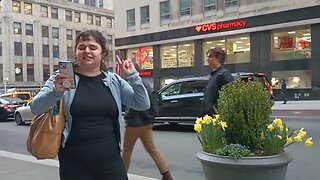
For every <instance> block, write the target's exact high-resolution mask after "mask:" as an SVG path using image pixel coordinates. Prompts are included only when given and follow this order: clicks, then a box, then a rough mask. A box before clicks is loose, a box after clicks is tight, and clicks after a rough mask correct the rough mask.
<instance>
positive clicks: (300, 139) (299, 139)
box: [293, 136, 302, 142]
mask: <svg viewBox="0 0 320 180" xmlns="http://www.w3.org/2000/svg"><path fill="white" fill-rule="evenodd" d="M293 139H294V141H295V142H301V141H302V137H301V136H296V137H294V138H293Z"/></svg>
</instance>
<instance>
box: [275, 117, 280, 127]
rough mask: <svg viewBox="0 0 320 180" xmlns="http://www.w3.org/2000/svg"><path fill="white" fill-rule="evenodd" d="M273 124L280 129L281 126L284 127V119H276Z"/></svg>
mask: <svg viewBox="0 0 320 180" xmlns="http://www.w3.org/2000/svg"><path fill="white" fill-rule="evenodd" d="M273 123H275V124H276V126H277V127H280V126H282V119H280V118H275V119H274V120H273Z"/></svg>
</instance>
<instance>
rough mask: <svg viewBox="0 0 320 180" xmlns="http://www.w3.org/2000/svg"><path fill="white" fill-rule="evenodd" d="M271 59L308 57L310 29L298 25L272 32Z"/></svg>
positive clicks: (309, 54)
mask: <svg viewBox="0 0 320 180" xmlns="http://www.w3.org/2000/svg"><path fill="white" fill-rule="evenodd" d="M271 41H272V42H273V43H272V44H273V47H272V48H271V49H272V60H290V59H310V58H311V29H310V27H300V28H294V29H285V30H278V31H275V32H273V34H272V39H271Z"/></svg>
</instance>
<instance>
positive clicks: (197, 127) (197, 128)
mask: <svg viewBox="0 0 320 180" xmlns="http://www.w3.org/2000/svg"><path fill="white" fill-rule="evenodd" d="M193 128H194V130H195V131H196V132H200V131H201V124H195V125H194V127H193Z"/></svg>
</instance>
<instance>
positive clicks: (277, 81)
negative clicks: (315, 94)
mask: <svg viewBox="0 0 320 180" xmlns="http://www.w3.org/2000/svg"><path fill="white" fill-rule="evenodd" d="M311 73H312V71H311V70H297V71H274V72H272V78H271V83H272V86H273V87H274V88H275V89H281V80H283V79H284V80H286V83H287V88H288V89H289V88H311V76H312V75H311Z"/></svg>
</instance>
